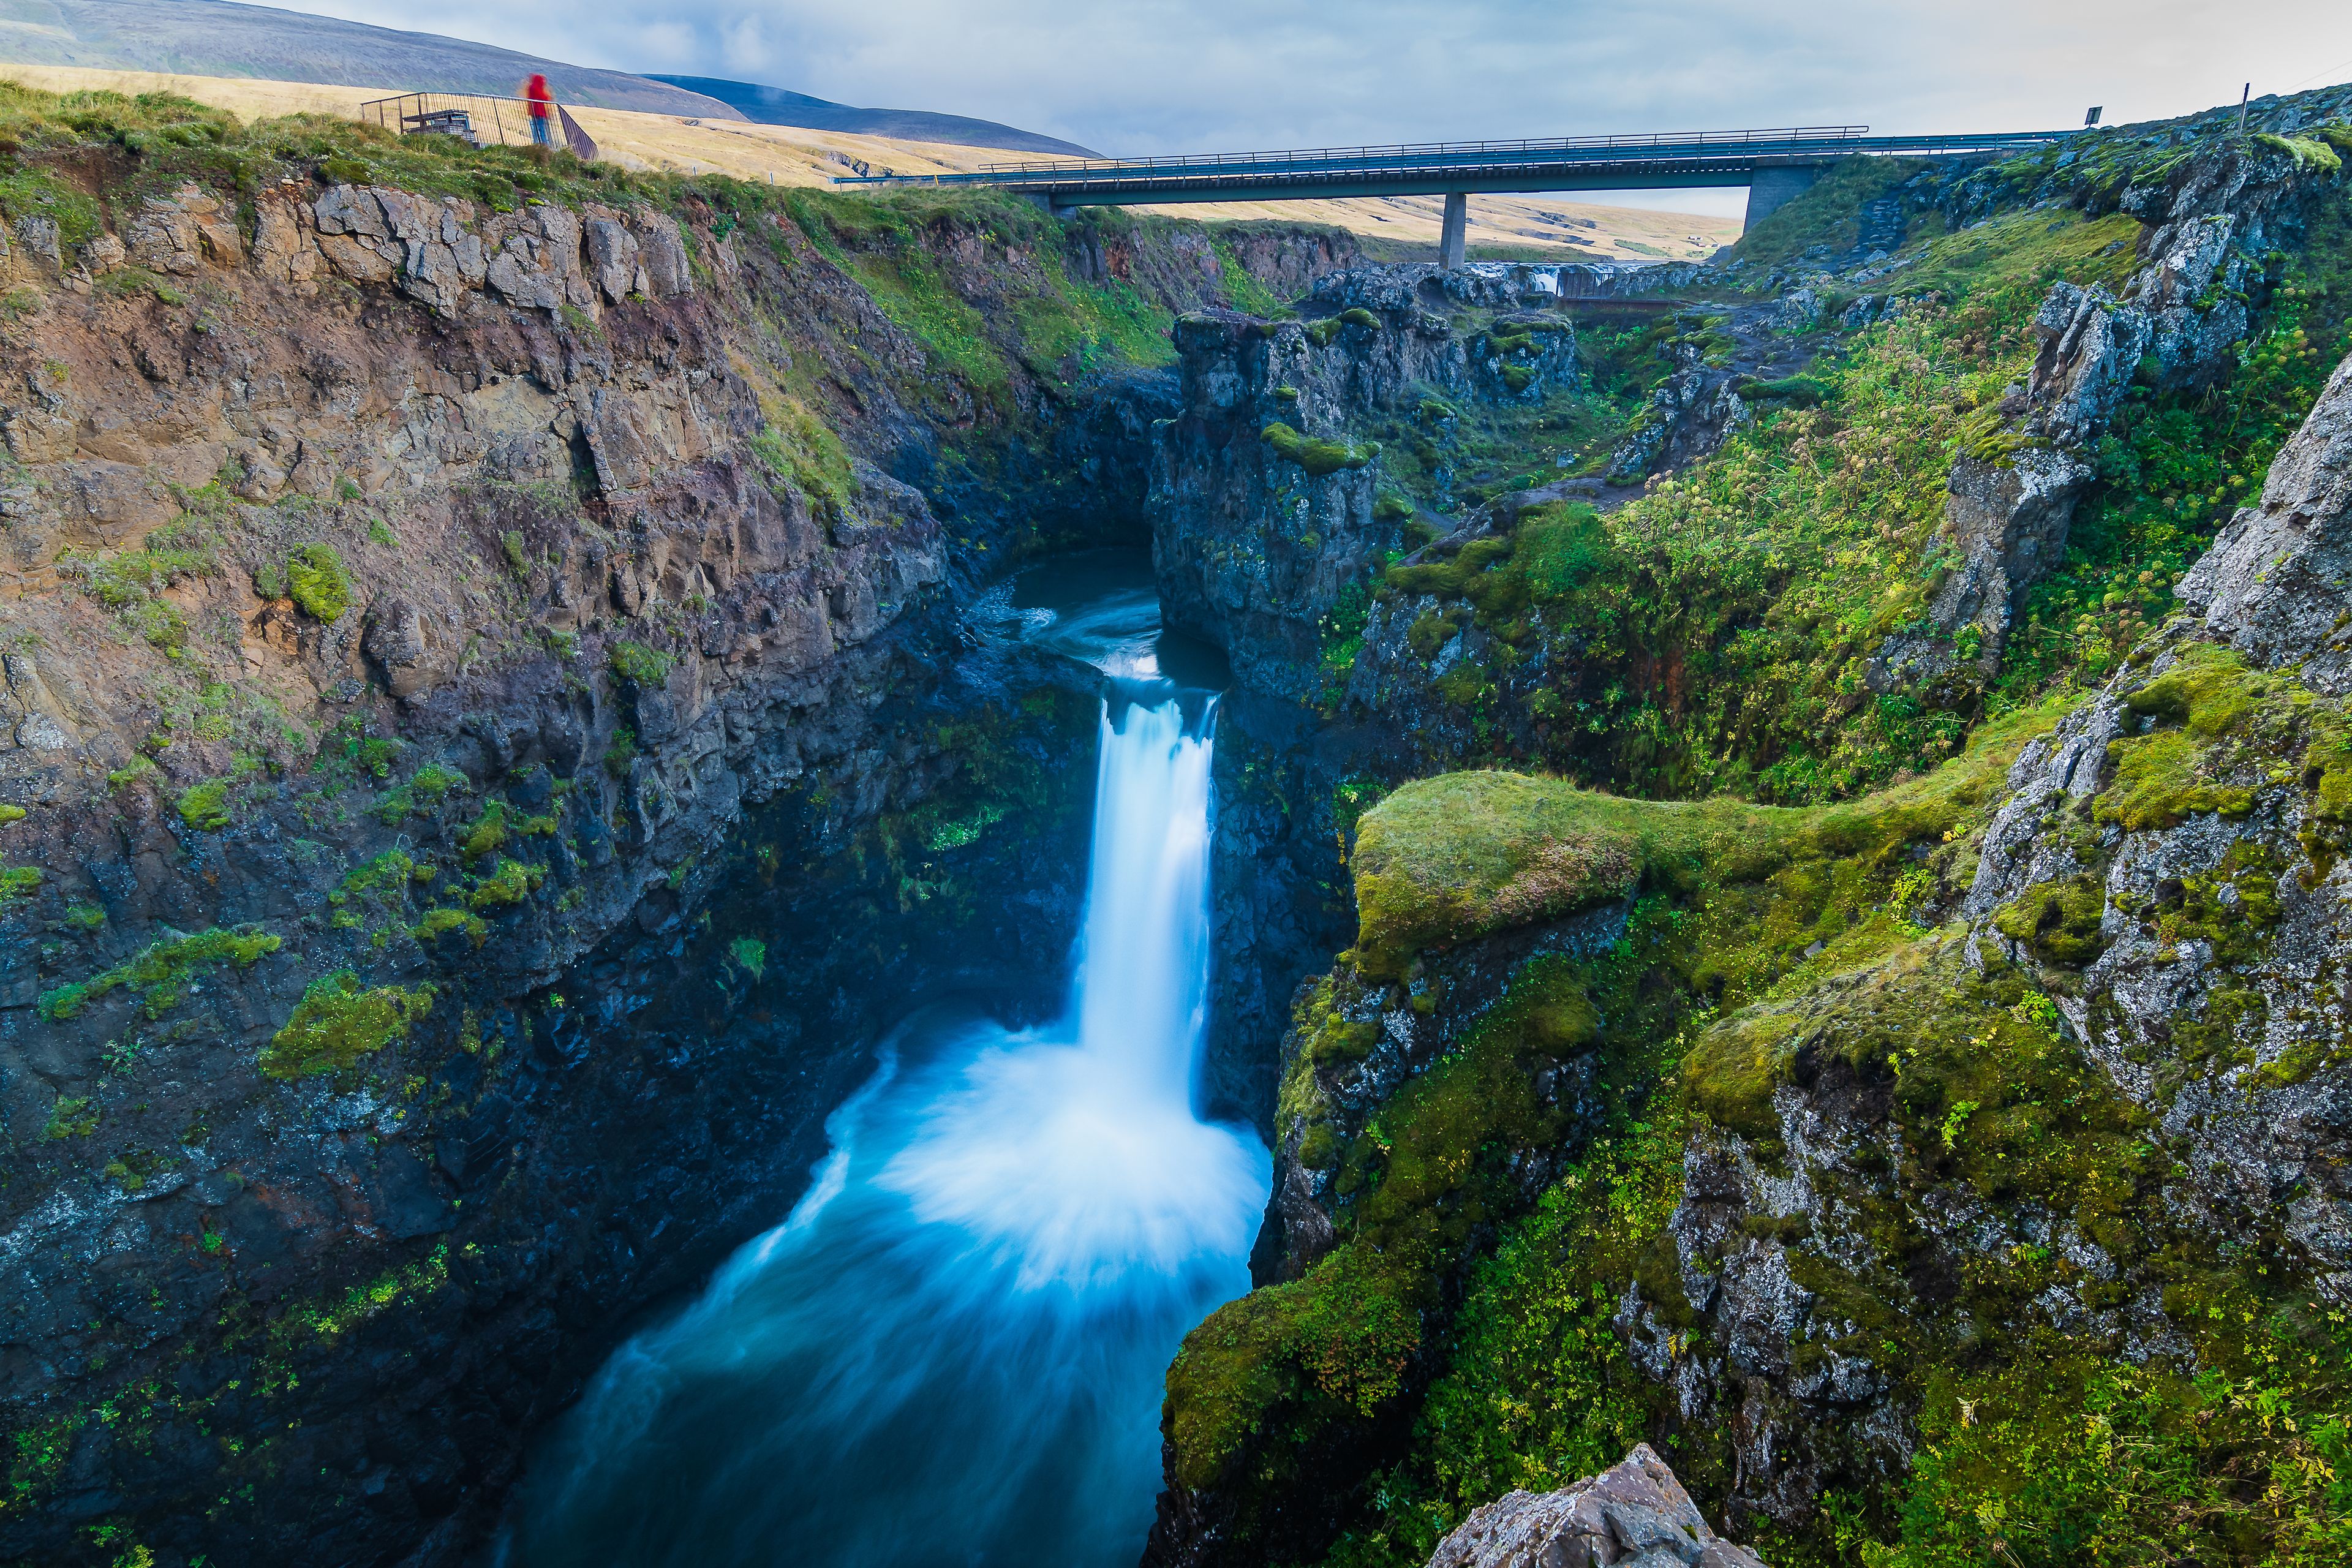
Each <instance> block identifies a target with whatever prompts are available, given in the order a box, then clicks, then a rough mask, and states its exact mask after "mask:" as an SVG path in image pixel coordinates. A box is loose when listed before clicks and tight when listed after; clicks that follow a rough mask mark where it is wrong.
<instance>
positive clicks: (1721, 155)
mask: <svg viewBox="0 0 2352 1568" xmlns="http://www.w3.org/2000/svg"><path fill="white" fill-rule="evenodd" d="M1868 132H1869V127H1867V126H1862V125H1816V126H1796V127H1790V128H1787V129H1782V130H1775V131H1731V132H1669V133H1663V134H1655V135H1642V136H1570V137H1561V138H1558V139H1555V140H1550V141H1536V142H1422V143H1416V144H1409V145H1400V146H1393V147H1346V148H1319V149H1314V150H1307V151H1292V152H1283V153H1194V154H1181V155H1177V156H1171V157H1158V158H1100V159H1072V160H1067V161H1063V162H1045V161H1033V162H1027V163H991V164H988V165H986V166H985V167H983V168H982V169H979V170H977V171H975V172H973V173H971V174H871V175H864V176H856V177H844V178H840V179H836V180H835V181H834V184H836V185H882V184H922V185H997V186H1003V187H1007V188H1010V189H1014V190H1021V191H1026V192H1029V193H1032V194H1034V195H1039V196H1042V197H1044V198H1045V199H1046V200H1047V201H1049V202H1050V203H1051V204H1052V205H1055V206H1088V205H1139V204H1158V203H1163V202H1215V201H1245V200H1252V199H1260V200H1262V199H1265V198H1268V197H1283V196H1289V197H1314V196H1368V195H1378V196H1388V195H1442V194H1451V193H1454V192H1501V191H1590V190H1628V189H1635V188H1641V187H1648V186H1690V185H1744V184H1750V183H1751V182H1752V181H1753V180H1754V178H1755V176H1756V175H1757V174H1759V172H1761V171H1765V170H1769V169H1775V168H1790V169H1800V168H1815V167H1818V166H1820V165H1821V164H1822V163H1828V162H1830V161H1831V160H1832V159H1836V158H1847V157H1853V156H1855V155H1857V154H1870V155H1877V156H1882V157H1885V156H1902V155H1906V154H1907V155H1910V156H1914V157H1943V156H1950V155H1953V154H1957V153H2000V152H2013V151H2018V150H2021V149H2024V148H2030V147H2037V146H2041V145H2042V144H2044V143H2046V142H2055V141H2058V140H2061V139H2063V137H2066V136H2070V135H2073V134H2074V132H1994V133H1991V134H1987V135H1958V136H1872V135H1870V134H1869V133H1868Z"/></svg>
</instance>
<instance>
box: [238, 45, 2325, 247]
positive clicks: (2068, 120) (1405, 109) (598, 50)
mask: <svg viewBox="0 0 2352 1568" xmlns="http://www.w3.org/2000/svg"><path fill="white" fill-rule="evenodd" d="M275 3H276V4H278V5H281V6H284V7H285V8H287V9H290V10H299V11H311V12H316V13H318V14H320V15H322V16H341V17H345V18H348V19H350V20H352V21H356V22H370V23H374V24H376V25H378V26H391V27H403V28H407V29H411V30H415V31H421V32H436V33H446V34H450V35H453V36H456V37H466V38H473V39H477V40H478V41H480V42H483V43H489V44H497V45H500V46H503V47H508V48H512V49H520V50H522V51H524V52H526V53H530V54H536V55H542V56H547V57H550V58H557V59H562V60H567V61H570V62H572V63H573V64H577V65H589V66H604V67H608V68H614V69H620V70H635V71H663V72H668V73H673V74H686V75H697V76H719V77H731V78H734V79H738V80H745V81H759V82H765V83H768V84H770V85H772V86H775V87H782V88H788V89H792V90H793V91H795V92H805V93H812V94H814V95H815V96H817V97H819V98H828V99H832V100H835V101H838V102H843V103H852V104H857V105H860V106H863V107H868V108H890V109H926V110H935V111H939V112H942V113H950V114H966V115H971V116H975V117H977V118H980V119H984V120H995V121H1003V122H1005V123H1008V124H1012V125H1018V126H1021V127H1023V128H1024V129H1026V130H1031V131H1039V132H1045V133H1046V134H1048V135H1054V136H1060V137H1063V138H1066V139H1067V140H1069V141H1072V142H1079V143H1082V144H1083V145H1086V146H1088V147H1092V148H1095V149H1097V151H1100V152H1103V153H1111V154H1114V155H1121V154H1135V153H1178V152H1227V151H1238V150H1244V149H1255V148H1279V147H1318V146H1357V145H1363V144H1368V143H1380V142H1422V141H1457V140H1475V139H1482V138H1505V137H1538V136H1563V135H1580V134H1588V133H1593V132H1634V131H1697V130H1709V131H1713V130H1734V129H1745V128H1749V127H1761V126H1782V125H1792V124H1793V125H1822V124H1867V125H1868V126H1870V127H1871V129H1872V130H1874V131H1876V132H1883V133H1891V132H1944V131H1963V130H1966V131H1990V130H2044V129H2055V128H2058V127H2063V126H2071V125H2078V124H2080V123H2081V122H2082V120H2083V112H2084V109H2085V108H2087V107H2088V106H2090V105H2092V104H2099V105H2101V106H2102V107H2103V108H2104V109H2105V111H2106V112H2105V120H2106V121H2108V122H2110V123H2113V122H2116V121H2130V120H2145V119H2160V118H2163V117H2166V116H2169V115H2175V114H2185V113H2189V112H2192V111H2194V110H2200V109H2205V108H2210V107H2211V106H2212V105H2214V104H2216V103H2221V102H2223V101H2231V102H2234V101H2235V100H2236V99H2237V97H2238V92H2239V89H2240V88H2241V86H2242V84H2244V83H2246V82H2248V81H2251V82H2252V85H2253V91H2254V93H2255V95H2256V96H2258V97H2259V96H2260V95H2262V94H2263V93H2265V92H2287V91H2293V90H2297V89H2302V88H2307V87H2316V86H2322V85H2326V84H2329V83H2334V82H2339V81H2344V80H2347V79H2352V5H2347V4H2345V3H2344V0H1942V3H1940V4H1922V3H1920V0H1810V3H1806V0H1800V3H1798V4H1794V5H1790V4H1782V5H1758V4H1756V3H1755V0H1606V3H1596V0H1346V3H1343V4H1333V3H1332V0H1313V3H1311V4H1307V3H1300V0H1097V4H1094V5H1071V4H1068V3H1066V0H852V3H847V4H845V3H844V0H275ZM1741 195H1744V193H1742V194H1741ZM1726 197H1727V199H1732V198H1731V196H1730V194H1729V193H1726ZM1608 199H1610V200H1616V199H1619V198H1617V197H1614V196H1612V197H1610V198H1608ZM1659 205H1673V206H1678V207H1681V208H1684V209H1685V210H1691V209H1694V208H1696V207H1698V206H1699V205H1701V204H1700V203H1699V202H1698V201H1696V200H1695V194H1694V193H1690V192H1681V193H1675V194H1674V195H1672V196H1671V198H1670V199H1668V200H1666V201H1662V202H1661V203H1660V204H1659ZM1706 210H1715V209H1714V207H1713V205H1711V204H1709V205H1707V206H1706ZM1722 210H1726V211H1735V212H1736V211H1738V205H1737V201H1736V200H1734V201H1733V205H1730V206H1728V207H1726V208H1723V209H1722Z"/></svg>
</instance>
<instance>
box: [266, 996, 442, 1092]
mask: <svg viewBox="0 0 2352 1568" xmlns="http://www.w3.org/2000/svg"><path fill="white" fill-rule="evenodd" d="M432 1010H433V991H432V988H431V987H430V986H420V987H418V988H417V989H415V990H414V991H412V990H409V989H407V988H406V987H404V986H399V985H377V986H373V987H371V986H363V985H362V984H360V980H359V976H358V975H356V974H354V973H352V972H351V971H350V970H348V969H342V970H338V971H336V972H335V973H332V974H330V975H327V976H325V977H323V978H321V979H319V980H315V981H313V982H311V984H310V988H309V989H308V990H307V991H305V992H303V994H302V1000H301V1001H300V1002H299V1003H298V1004H297V1005H295V1008H294V1012H293V1015H292V1016H290V1017H289V1018H288V1019H287V1020H286V1024H285V1026H284V1027H283V1028H281V1029H279V1030H278V1033H277V1034H275V1035H273V1036H271V1037H270V1040H269V1044H268V1045H267V1046H265V1047H262V1051H261V1057H260V1067H261V1070H262V1071H263V1072H264V1073H266V1074H268V1076H269V1077H271V1078H275V1079H298V1078H306V1077H309V1076H310V1075H312V1074H315V1073H325V1072H344V1071H348V1070H350V1069H351V1068H354V1067H356V1066H358V1065H359V1062H360V1060H361V1059H362V1058H364V1057H369V1056H373V1055H374V1054H375V1053H376V1052H378V1051H380V1050H383V1048H384V1047H387V1046H390V1045H394V1044H396V1043H398V1042H400V1041H403V1040H405V1039H407V1038H408V1034H409V1030H410V1028H411V1027H412V1026H414V1025H415V1022H416V1020H417V1019H419V1018H422V1017H424V1016H425V1015H426V1014H427V1013H430V1012H431V1011H432Z"/></svg>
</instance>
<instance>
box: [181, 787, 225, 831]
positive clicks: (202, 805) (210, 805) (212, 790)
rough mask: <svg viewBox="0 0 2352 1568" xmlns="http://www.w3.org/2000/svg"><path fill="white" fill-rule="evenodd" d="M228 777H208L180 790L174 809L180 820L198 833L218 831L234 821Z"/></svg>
mask: <svg viewBox="0 0 2352 1568" xmlns="http://www.w3.org/2000/svg"><path fill="white" fill-rule="evenodd" d="M228 783H229V781H228V780H226V779H207V780H205V782H204V783H203V784H194V785H191V786H190V787H189V788H187V789H184V790H182V791H181V792H180V798H179V799H178V800H177V801H175V802H173V810H175V811H177V812H178V813H179V814H180V820H181V821H182V822H184V823H186V824H187V825H188V826H190V827H191V828H194V830H195V831H196V832H198V833H218V832H220V831H221V830H222V829H223V828H226V827H227V826H229V824H230V823H231V822H232V821H234V820H235V819H234V817H232V816H231V815H230V812H229V806H228Z"/></svg>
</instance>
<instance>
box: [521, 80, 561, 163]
mask: <svg viewBox="0 0 2352 1568" xmlns="http://www.w3.org/2000/svg"><path fill="white" fill-rule="evenodd" d="M522 95H523V97H524V98H526V99H528V100H530V139H531V142H532V143H533V144H534V145H537V146H541V147H551V146H553V145H554V144H555V132H554V125H553V116H554V108H555V97H554V95H553V94H552V93H551V92H549V91H548V90H547V79H546V78H545V77H543V76H541V75H539V74H538V73H537V72H533V73H532V75H531V79H530V82H529V83H527V84H526V85H525V86H524V88H523V89H522Z"/></svg>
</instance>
